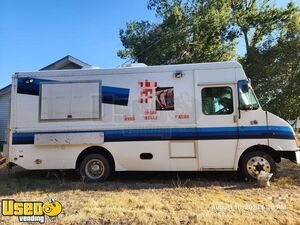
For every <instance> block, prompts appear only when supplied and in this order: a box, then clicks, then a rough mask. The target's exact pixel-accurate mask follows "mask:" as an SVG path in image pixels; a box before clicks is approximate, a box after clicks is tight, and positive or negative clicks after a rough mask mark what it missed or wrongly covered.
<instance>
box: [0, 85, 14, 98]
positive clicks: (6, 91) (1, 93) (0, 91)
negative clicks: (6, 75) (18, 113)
mask: <svg viewBox="0 0 300 225" xmlns="http://www.w3.org/2000/svg"><path fill="white" fill-rule="evenodd" d="M10 88H11V84H10V85H7V86H6V87H4V88H2V89H0V95H4V94H7V93H10Z"/></svg>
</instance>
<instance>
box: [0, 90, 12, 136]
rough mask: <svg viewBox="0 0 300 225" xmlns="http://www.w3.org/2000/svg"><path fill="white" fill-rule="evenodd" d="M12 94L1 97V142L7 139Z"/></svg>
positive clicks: (8, 93)
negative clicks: (6, 132)
mask: <svg viewBox="0 0 300 225" xmlns="http://www.w3.org/2000/svg"><path fill="white" fill-rule="evenodd" d="M9 100H10V92H7V93H5V94H3V95H0V142H3V141H4V139H5V131H6V129H7V126H8V118H9V116H8V113H9Z"/></svg>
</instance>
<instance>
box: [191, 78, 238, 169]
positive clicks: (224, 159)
mask: <svg viewBox="0 0 300 225" xmlns="http://www.w3.org/2000/svg"><path fill="white" fill-rule="evenodd" d="M236 90H237V86H236V84H234V83H225V84H217V83H216V84H212V83H210V84H198V87H197V91H196V93H197V103H196V107H197V131H198V136H199V137H200V138H199V139H200V140H198V151H199V166H200V169H233V167H234V161H235V154H236V149H237V143H238V127H237V114H238V109H237V93H236Z"/></svg>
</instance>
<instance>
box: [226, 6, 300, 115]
mask: <svg viewBox="0 0 300 225" xmlns="http://www.w3.org/2000/svg"><path fill="white" fill-rule="evenodd" d="M269 2H270V1H267V0H264V1H262V2H261V3H260V4H259V3H258V2H257V1H255V0H251V1H235V2H234V1H232V4H231V8H232V12H233V17H232V18H233V19H232V22H233V23H232V24H231V29H230V31H229V32H231V35H236V37H238V36H242V37H243V38H244V41H245V46H246V54H245V56H243V57H241V58H240V62H241V63H242V64H243V67H244V69H245V72H246V74H247V76H248V77H250V78H251V79H252V83H253V86H254V88H255V91H256V94H257V95H258V97H259V100H260V103H261V104H262V106H263V108H264V109H266V110H268V111H271V112H273V113H275V114H277V115H279V116H281V117H283V118H285V119H294V118H297V117H298V116H299V115H300V90H299V89H300V80H299V79H300V69H299V61H300V58H299V57H300V49H299V44H300V39H299V38H300V29H299V27H300V26H299V9H298V8H297V7H296V6H295V5H294V4H293V3H289V4H288V6H287V8H286V9H283V8H276V7H274V6H272V5H270V4H269Z"/></svg>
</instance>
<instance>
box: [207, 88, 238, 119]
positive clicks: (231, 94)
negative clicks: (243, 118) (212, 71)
mask: <svg viewBox="0 0 300 225" xmlns="http://www.w3.org/2000/svg"><path fill="white" fill-rule="evenodd" d="M208 88H230V91H231V92H230V96H231V100H232V107H233V110H232V112H231V113H228V114H205V112H204V111H203V110H204V107H203V90H204V89H208ZM233 96H234V95H233V88H232V87H230V86H210V87H203V88H202V89H201V112H202V114H203V115H204V116H228V115H232V114H234V111H235V104H234V97H233Z"/></svg>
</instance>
